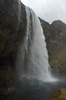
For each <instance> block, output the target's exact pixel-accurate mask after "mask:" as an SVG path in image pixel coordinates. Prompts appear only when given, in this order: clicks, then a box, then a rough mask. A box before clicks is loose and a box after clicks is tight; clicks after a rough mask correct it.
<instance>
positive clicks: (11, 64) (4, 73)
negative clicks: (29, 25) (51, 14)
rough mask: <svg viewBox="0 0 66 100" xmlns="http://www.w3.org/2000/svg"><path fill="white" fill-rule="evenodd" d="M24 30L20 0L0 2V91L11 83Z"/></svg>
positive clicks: (3, 0) (24, 24)
mask: <svg viewBox="0 0 66 100" xmlns="http://www.w3.org/2000/svg"><path fill="white" fill-rule="evenodd" d="M25 30H26V12H25V6H24V5H23V4H22V3H21V2H20V0H0V84H1V85H0V89H1V88H2V87H3V86H4V87H7V86H8V87H9V85H10V84H11V83H12V79H13V77H14V75H13V74H14V69H15V61H16V55H17V52H18V48H19V45H20V43H21V41H22V39H23V37H24V36H25Z"/></svg>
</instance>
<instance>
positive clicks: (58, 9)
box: [21, 0, 66, 23]
mask: <svg viewBox="0 0 66 100" xmlns="http://www.w3.org/2000/svg"><path fill="white" fill-rule="evenodd" d="M21 1H22V2H23V3H24V4H25V5H26V6H29V7H30V8H32V9H33V10H34V12H35V13H36V14H37V15H38V16H39V17H41V18H42V19H43V20H45V21H47V22H49V23H52V22H53V21H54V20H62V21H63V22H65V23H66V0H21Z"/></svg>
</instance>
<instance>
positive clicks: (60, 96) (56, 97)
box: [49, 88, 66, 100]
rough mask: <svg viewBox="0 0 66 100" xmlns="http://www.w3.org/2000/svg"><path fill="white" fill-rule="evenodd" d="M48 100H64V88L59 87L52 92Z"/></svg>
mask: <svg viewBox="0 0 66 100" xmlns="http://www.w3.org/2000/svg"><path fill="white" fill-rule="evenodd" d="M49 100H66V89H65V88H61V89H60V90H58V91H57V92H55V93H53V94H52V95H51V97H50V99H49Z"/></svg>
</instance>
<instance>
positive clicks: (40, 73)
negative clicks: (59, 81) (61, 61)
mask: <svg viewBox="0 0 66 100" xmlns="http://www.w3.org/2000/svg"><path fill="white" fill-rule="evenodd" d="M26 19H27V28H26V36H25V37H24V39H23V42H22V44H21V47H20V49H19V53H18V57H17V63H16V66H17V69H18V73H19V76H20V78H22V77H27V78H36V79H39V80H42V81H45V82H46V81H55V79H54V78H53V77H52V76H51V72H50V70H49V68H50V66H49V63H48V53H47V49H46V42H45V36H44V34H43V29H42V27H41V23H40V21H39V19H38V17H37V16H36V14H35V13H34V12H33V11H32V10H31V9H29V8H28V7H26Z"/></svg>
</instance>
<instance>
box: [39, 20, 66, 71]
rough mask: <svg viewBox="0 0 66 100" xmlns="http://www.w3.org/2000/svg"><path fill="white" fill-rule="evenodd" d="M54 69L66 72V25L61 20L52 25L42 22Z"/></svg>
mask: <svg viewBox="0 0 66 100" xmlns="http://www.w3.org/2000/svg"><path fill="white" fill-rule="evenodd" d="M40 21H41V24H42V27H43V29H44V34H45V37H46V43H47V49H48V54H49V62H50V66H51V67H52V69H54V70H57V71H61V72H66V24H65V23H63V22H62V21H60V20H57V21H54V22H53V23H52V24H51V25H50V24H49V23H47V22H45V21H43V20H41V19H40Z"/></svg>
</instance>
